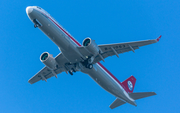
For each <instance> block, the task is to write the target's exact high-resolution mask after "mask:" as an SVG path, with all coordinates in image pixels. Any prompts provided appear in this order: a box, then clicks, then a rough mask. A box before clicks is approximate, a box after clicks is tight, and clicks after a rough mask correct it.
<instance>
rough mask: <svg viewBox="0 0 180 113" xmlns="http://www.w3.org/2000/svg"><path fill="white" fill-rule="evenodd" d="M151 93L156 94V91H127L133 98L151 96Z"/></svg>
mask: <svg viewBox="0 0 180 113" xmlns="http://www.w3.org/2000/svg"><path fill="white" fill-rule="evenodd" d="M153 95H156V93H155V92H140V93H129V96H130V97H131V98H132V99H134V100H137V99H141V98H145V97H149V96H153Z"/></svg>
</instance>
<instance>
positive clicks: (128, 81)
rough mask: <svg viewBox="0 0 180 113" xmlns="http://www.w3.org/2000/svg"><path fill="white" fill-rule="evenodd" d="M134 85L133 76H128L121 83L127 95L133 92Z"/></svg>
mask: <svg viewBox="0 0 180 113" xmlns="http://www.w3.org/2000/svg"><path fill="white" fill-rule="evenodd" d="M135 83H136V78H135V77H134V76H130V77H129V78H128V79H126V80H125V81H123V82H122V84H123V85H124V87H125V88H126V90H127V91H128V93H132V92H133V90H134V86H135Z"/></svg>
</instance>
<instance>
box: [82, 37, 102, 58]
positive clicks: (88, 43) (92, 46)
mask: <svg viewBox="0 0 180 113" xmlns="http://www.w3.org/2000/svg"><path fill="white" fill-rule="evenodd" d="M83 46H84V47H85V48H86V49H87V50H88V51H89V52H90V53H92V54H93V55H94V56H96V55H98V54H99V51H100V49H99V47H98V46H97V44H96V43H95V41H94V40H92V39H91V38H85V39H84V41H83Z"/></svg>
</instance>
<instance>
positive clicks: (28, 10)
mask: <svg viewBox="0 0 180 113" xmlns="http://www.w3.org/2000/svg"><path fill="white" fill-rule="evenodd" d="M32 11H33V8H32V7H31V6H28V7H26V13H27V14H30V13H31V12H32Z"/></svg>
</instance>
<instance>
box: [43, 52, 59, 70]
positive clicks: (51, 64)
mask: <svg viewBox="0 0 180 113" xmlns="http://www.w3.org/2000/svg"><path fill="white" fill-rule="evenodd" d="M40 60H41V62H42V63H43V64H44V65H46V66H47V67H48V68H49V69H52V70H54V69H56V68H57V66H58V65H57V62H56V60H55V59H54V58H53V56H52V55H50V54H49V53H48V52H44V53H42V54H41V56H40Z"/></svg>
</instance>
